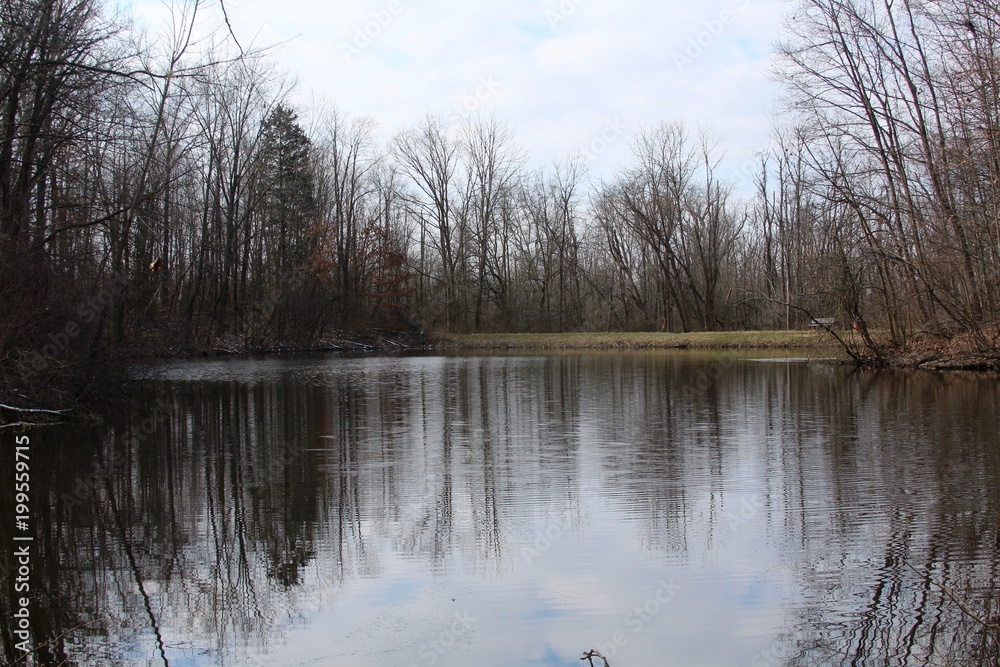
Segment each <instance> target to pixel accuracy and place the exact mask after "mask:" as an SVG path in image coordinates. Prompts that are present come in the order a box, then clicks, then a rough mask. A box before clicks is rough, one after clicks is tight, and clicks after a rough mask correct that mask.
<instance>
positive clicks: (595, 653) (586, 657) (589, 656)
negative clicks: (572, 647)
mask: <svg viewBox="0 0 1000 667" xmlns="http://www.w3.org/2000/svg"><path fill="white" fill-rule="evenodd" d="M594 658H600V659H601V660H603V661H604V667H611V663H609V662H608V659H607V658H605V657H604V656H603V655H601V654H600V653H599V652H598V651H595V650H594V649H590V650H589V651H587V652H586V653H584V654H583V657H582V658H580V660H586V661H587V662H589V663H590V667H594Z"/></svg>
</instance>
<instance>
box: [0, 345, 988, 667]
mask: <svg viewBox="0 0 1000 667" xmlns="http://www.w3.org/2000/svg"><path fill="white" fill-rule="evenodd" d="M749 356H752V355H749ZM749 356H748V355H732V354H715V353H686V354H678V353H671V354H665V353H646V354H642V353H634V354H588V355H573V354H562V355H544V356H541V355H539V356H534V355H527V356H526V355H505V356H489V357H476V356H462V357H453V358H440V357H426V358H414V359H331V358H326V357H312V356H310V357H297V358H286V359H257V360H238V359H233V360H213V361H209V362H197V363H179V364H174V365H172V367H171V368H170V369H168V371H167V373H166V377H165V378H164V379H161V380H157V381H155V382H153V383H151V386H150V394H149V395H148V396H146V397H142V398H137V399H136V401H135V402H134V404H133V405H132V406H130V407H129V408H128V409H126V410H123V411H122V412H121V413H120V414H118V415H115V416H114V417H113V418H112V419H110V420H109V422H108V423H107V424H106V425H103V426H101V427H81V426H77V425H56V426H51V427H46V428H40V429H34V430H31V431H16V433H22V432H23V433H29V434H30V438H31V447H32V469H31V470H32V522H33V524H34V530H35V538H36V541H35V543H34V547H35V549H34V551H33V558H32V607H31V611H32V631H33V633H34V636H33V641H34V642H35V644H45V648H44V649H43V650H42V651H41V652H40V653H39V654H38V657H39V658H40V660H41V661H40V662H39V663H38V664H79V665H90V664H95V665H98V664H175V665H176V664H184V665H223V664H225V665H230V664H233V665H235V664H331V665H332V664H385V665H392V664H403V665H408V664H410V663H413V664H483V665H490V664H497V665H500V664H553V665H554V664H566V665H568V664H580V663H579V661H578V658H579V655H580V653H581V652H582V651H584V650H586V649H589V648H591V647H592V646H594V647H599V646H602V645H603V646H604V647H611V648H612V649H614V650H615V652H616V653H617V656H616V659H613V660H612V664H615V665H616V667H618V666H619V665H626V667H627V665H629V664H652V663H650V662H649V659H650V658H651V657H655V656H665V657H664V664H754V665H760V664H858V665H863V664H899V665H906V664H941V660H942V659H943V658H945V657H947V658H948V659H949V660H950V661H951V664H993V663H992V660H995V655H996V646H995V642H994V639H993V638H992V636H990V635H982V634H981V633H979V631H978V629H977V627H976V625H975V623H974V622H972V621H971V620H970V619H969V618H968V617H967V616H966V615H963V614H962V612H961V611H960V610H959V609H958V607H957V605H956V603H955V602H954V601H952V600H949V599H947V598H946V597H944V596H942V595H941V588H940V587H941V585H942V584H943V585H946V586H948V587H949V589H951V590H953V591H955V592H956V593H958V594H960V595H961V597H962V598H963V599H965V600H967V601H968V602H969V604H970V605H971V606H972V608H973V609H974V610H976V611H977V612H978V613H979V614H981V615H982V616H984V617H985V618H989V617H990V613H991V612H989V611H988V609H993V608H994V607H995V603H994V591H995V590H996V574H997V569H998V565H1000V558H998V556H997V552H998V549H997V546H998V540H1000V533H998V525H1000V524H998V521H997V519H998V518H1000V517H998V509H1000V456H998V451H997V450H998V444H997V443H998V438H997V435H996V434H997V432H998V431H997V427H998V426H1000V424H998V423H997V421H998V420H997V407H998V405H1000V401H998V400H997V399H998V390H997V383H996V381H994V380H992V379H989V378H985V377H978V376H966V375H941V376H935V375H930V374H926V373H904V372H875V371H868V370H856V369H848V368H844V367H839V366H831V365H826V364H818V363H808V362H805V361H801V360H799V361H795V360H793V361H789V360H787V359H773V358H772V359H767V360H762V359H752V358H749ZM14 437H15V431H4V432H0V438H2V439H3V450H2V451H3V457H2V465H0V475H3V479H4V480H5V482H4V485H5V487H8V488H9V486H8V482H7V480H8V479H11V478H12V477H13V471H14V461H13V456H12V452H13V447H12V446H10V445H11V442H10V441H12V440H13V438H14ZM3 496H4V497H3V498H2V500H0V513H2V521H0V530H2V534H0V544H3V545H9V544H11V543H12V542H11V540H12V536H13V535H14V534H15V533H16V530H15V527H14V525H13V521H12V519H13V516H14V509H13V504H12V503H13V499H12V494H10V493H6V494H3ZM10 553H12V552H11V550H7V551H6V552H5V555H9V554H10ZM10 564H11V563H10V560H9V559H8V560H7V561H4V560H0V565H7V566H9V565H10ZM2 571H3V576H4V581H3V582H2V583H3V590H4V591H11V590H12V589H13V585H14V579H15V577H14V576H13V575H14V573H13V572H12V571H11V570H10V569H8V568H6V567H5V568H2ZM400 587H402V588H405V589H407V591H408V592H405V593H400V592H399V590H398V589H399V588H400ZM366 591H367V592H366ZM15 598H16V596H15V595H14V594H13V593H11V594H9V595H8V594H5V595H4V596H3V598H2V609H0V613H2V614H3V616H2V618H3V619H5V621H4V623H3V625H2V627H3V632H2V648H3V657H4V659H5V660H6V661H7V662H8V663H10V662H12V661H13V660H14V658H15V657H16V652H15V651H14V644H15V638H14V637H13V636H12V626H11V625H9V624H8V623H7V621H6V619H11V618H12V617H13V613H14V607H15ZM453 598H454V599H455V600H457V603H455V604H458V605H459V606H461V605H462V604H464V605H466V606H465V607H463V609H460V610H457V611H456V612H455V613H456V614H458V616H457V618H463V617H462V614H463V613H465V614H467V618H476V619H479V620H478V621H477V624H476V625H475V626H474V627H473V628H472V629H470V631H469V633H468V634H467V635H462V636H458V634H457V633H458V631H459V630H461V628H462V627H464V626H455V627H452V626H453V624H454V623H455V622H456V621H454V620H453V619H452V617H451V616H450V615H449V612H448V610H449V609H450V606H451V604H452V599H453ZM650 600H653V601H655V604H650V609H653V608H654V607H655V608H656V611H657V613H656V614H650V618H649V620H648V621H647V620H644V618H643V616H642V614H638V615H636V614H633V615H632V616H631V617H629V613H632V612H633V611H634V609H635V608H640V609H641V608H642V607H643V605H644V604H645V603H646V602H649V601H650ZM635 605H638V607H636V606H635ZM512 610H513V611H512ZM358 619H361V620H358ZM428 619H430V620H428ZM486 619H488V620H486ZM354 622H356V623H358V624H359V625H358V627H356V628H353V629H352V628H351V623H354ZM637 625H638V626H640V627H639V632H638V633H636V634H634V635H633V634H632V633H633V630H634V629H635V628H636V626H637ZM447 632H452V633H453V634H454V635H455V637H454V639H455V642H454V643H455V646H456V647H455V648H452V649H450V650H449V651H447V652H446V651H443V650H442V651H439V650H438V648H433V647H432V646H431V642H433V641H435V640H436V639H440V638H442V637H443V638H444V639H448V636H446V635H445V634H444V633H447ZM619 634H620V635H621V638H622V639H624V640H625V641H624V642H619V641H618V635H619ZM399 635H403V636H404V639H403V640H400V641H401V643H400V645H399V646H396V647H395V648H393V645H392V641H391V637H393V636H399ZM289 637H297V638H298V639H296V640H295V641H294V642H292V645H291V646H290V644H289ZM324 640H326V641H329V642H330V643H329V645H326V646H324V645H323V641H324ZM407 642H409V643H410V644H412V651H410V652H407V650H406V644H407ZM414 642H415V643H414ZM446 643H447V642H446ZM387 645H388V646H389V648H388V649H386V648H384V647H385V646H387ZM502 646H513V647H514V648H513V651H514V652H515V653H514V654H513V655H511V653H510V650H507V653H499V654H498V653H497V650H498V647H502ZM397 649H398V650H397ZM421 650H423V655H421ZM296 651H298V653H296ZM338 656H340V657H341V658H342V659H343V661H344V662H343V663H340V662H338V661H337V660H338ZM430 657H433V658H434V660H433V661H431V660H430V659H429V658H430ZM469 659H471V660H474V661H475V662H474V663H472V662H465V663H463V662H462V661H464V660H469ZM401 660H403V662H400V661H401ZM720 660H722V661H723V662H720Z"/></svg>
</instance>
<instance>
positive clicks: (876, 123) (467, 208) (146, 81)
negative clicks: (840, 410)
mask: <svg viewBox="0 0 1000 667" xmlns="http://www.w3.org/2000/svg"><path fill="white" fill-rule="evenodd" d="M207 10H208V8H207V7H205V6H203V5H202V4H200V3H199V2H187V3H185V4H181V5H178V6H176V7H175V8H174V17H173V21H172V30H173V31H172V33H171V34H170V35H169V38H167V39H162V38H158V39H152V38H150V37H148V36H146V35H144V34H143V32H142V31H141V30H138V29H137V28H135V27H134V26H132V25H131V24H130V23H129V22H128V21H127V20H126V19H125V18H124V17H121V16H116V15H114V14H112V13H111V10H110V8H109V7H107V6H106V5H104V4H102V3H101V2H100V0H3V2H2V7H0V11H2V35H0V112H2V126H0V303H2V304H3V306H2V318H0V359H2V361H0V368H2V369H3V379H2V385H3V390H4V391H3V393H4V394H6V395H8V396H13V395H17V394H20V395H21V396H22V398H23V399H24V400H29V401H30V400H32V399H35V398H38V397H37V396H32V395H30V393H31V392H30V390H29V388H30V386H31V380H32V378H37V377H44V378H46V384H47V386H48V387H49V389H50V390H52V388H53V387H61V390H60V391H62V392H63V394H64V395H65V397H67V398H78V397H80V396H82V395H84V394H86V393H87V392H89V391H92V390H94V389H95V387H98V386H100V385H101V384H102V382H105V381H106V379H105V380H102V379H101V378H102V373H104V372H106V371H107V369H108V368H109V367H115V363H112V362H116V361H120V360H121V359H122V358H123V356H128V355H129V354H143V355H149V354H162V353H164V352H179V351H184V350H200V349H209V348H217V347H225V348H228V349H263V348H267V347H269V346H274V345H276V344H280V343H302V344H309V343H316V342H319V341H324V340H329V339H330V338H331V337H333V336H336V335H338V332H342V331H345V330H347V331H356V330H360V329H370V328H373V327H377V328H385V329H392V330H400V331H406V330H435V331H447V332H470V331H480V332H486V331H554V332H562V331H574V330H664V331H692V330H725V329H763V328H768V329H771V328H796V327H802V326H805V325H807V324H809V323H810V321H811V320H812V319H813V318H816V317H830V318H834V319H835V320H836V321H837V326H838V327H841V328H842V327H848V326H854V327H855V328H857V329H858V331H859V332H860V335H861V340H862V341H863V346H864V347H865V348H867V350H866V354H869V355H870V356H874V357H875V358H878V356H879V355H881V354H882V353H883V351H884V349H885V348H886V346H899V345H903V344H905V343H906V342H907V341H908V340H910V339H912V338H913V337H914V336H916V335H923V336H928V335H931V336H933V335H951V336H953V335H958V334H962V335H969V336H972V337H973V338H974V339H975V340H976V341H978V344H980V345H981V346H983V347H989V346H992V348H995V347H996V338H995V335H996V334H995V327H996V324H997V322H998V314H1000V293H998V284H1000V185H998V184H1000V102H998V100H1000V46H998V45H1000V6H998V3H997V2H995V1H993V0H941V1H939V2H934V3H910V2H904V3H898V2H891V1H889V0H800V2H799V3H798V4H797V6H795V7H794V9H793V10H792V12H791V14H790V16H789V19H788V21H787V26H786V30H785V35H786V37H785V41H784V42H783V43H782V44H781V45H780V46H779V52H778V63H779V64H778V69H777V75H778V76H779V77H780V78H781V80H782V81H783V83H784V90H785V92H786V96H785V100H784V105H785V110H786V113H784V114H783V115H782V117H783V121H782V122H781V123H780V124H779V125H778V126H776V127H775V130H774V135H773V140H772V142H771V146H770V147H769V148H768V149H767V150H766V151H764V152H763V153H761V154H760V155H759V156H758V158H759V159H758V160H757V161H756V163H755V164H754V166H753V168H752V169H750V170H747V173H746V174H745V175H744V176H743V177H742V178H743V179H744V182H743V183H742V184H741V183H738V182H736V179H734V178H729V177H727V176H726V175H723V174H721V173H720V171H721V170H720V164H722V160H723V156H724V151H723V150H722V149H720V147H719V146H718V145H717V143H716V142H715V141H714V140H713V139H712V137H711V136H709V135H707V134H706V133H691V132H689V131H687V130H686V129H685V128H684V127H683V126H681V125H680V124H677V123H672V122H664V123H662V124H659V125H656V126H652V127H647V128H643V129H642V130H641V131H639V132H637V133H636V135H635V136H634V137H633V139H632V157H631V159H630V161H629V162H628V163H627V164H625V165H623V166H622V167H621V168H620V169H619V171H618V172H617V174H616V175H615V176H613V177H611V178H610V179H608V180H607V181H602V182H599V183H593V182H590V181H588V179H587V177H586V173H587V169H588V164H587V159H586V157H585V156H583V155H579V154H578V155H573V156H567V157H565V158H563V159H561V160H559V161H557V162H555V163H553V165H552V166H551V167H549V168H545V169H541V170H536V169H530V168H529V167H528V166H527V165H528V164H529V161H528V159H527V155H526V154H525V153H524V151H523V149H522V148H521V147H520V146H519V144H518V143H517V140H516V135H515V132H514V130H513V129H512V128H511V127H510V126H509V125H507V124H506V123H504V122H502V121H501V120H498V119H496V118H495V117H476V118H469V119H466V120H465V121H463V122H453V119H449V120H446V119H443V118H440V117H436V116H433V115H428V116H427V117H426V118H425V119H423V120H422V121H420V122H418V123H416V124H414V125H413V126H412V127H410V128H409V129H407V130H405V131H403V132H401V133H399V134H398V135H396V136H392V137H383V136H380V135H379V134H378V130H377V128H376V127H375V125H374V124H373V123H372V122H371V121H370V120H367V119H364V118H357V117H351V116H349V115H348V114H346V113H345V112H343V111H342V110H339V109H337V108H334V107H319V108H309V109H302V108H296V107H295V105H294V104H293V103H292V101H291V100H292V97H291V93H292V87H291V86H290V85H289V84H288V83H287V81H286V80H285V79H283V78H282V77H281V76H280V75H278V74H276V73H275V71H274V67H273V64H272V62H271V61H270V60H269V57H268V54H267V52H266V51H244V50H243V49H242V48H241V47H240V46H239V44H238V42H237V41H236V39H235V38H234V37H233V36H232V35H231V34H230V33H228V32H226V31H225V29H223V30H220V32H219V33H218V34H217V35H216V36H213V37H209V38H207V39H206V38H203V37H199V38H196V37H195V35H196V34H200V33H199V32H198V30H196V28H197V29H199V30H200V28H198V27H199V26H200V25H202V23H203V15H204V14H205V13H206V11H207ZM741 185H742V187H739V186H741ZM991 326H992V327H993V329H992V330H991V329H990V328H989V327H991ZM873 330H877V331H878V336H874V335H872V334H870V333H869V332H870V331H873ZM991 331H992V333H990V332H991Z"/></svg>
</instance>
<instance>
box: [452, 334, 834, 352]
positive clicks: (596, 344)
mask: <svg viewBox="0 0 1000 667" xmlns="http://www.w3.org/2000/svg"><path fill="white" fill-rule="evenodd" d="M439 343H440V344H441V345H442V346H443V347H445V348H449V349H464V350H655V349H662V350H669V349H685V348H690V349H700V350H721V349H782V348H825V347H831V345H832V344H833V341H832V340H831V339H830V337H829V336H827V335H826V334H824V333H822V332H819V331H726V332H698V333H685V334H673V333H563V334H468V335H446V336H441V337H440V339H439Z"/></svg>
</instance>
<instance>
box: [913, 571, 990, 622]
mask: <svg viewBox="0 0 1000 667" xmlns="http://www.w3.org/2000/svg"><path fill="white" fill-rule="evenodd" d="M903 562H904V563H906V566H907V567H908V568H910V569H911V570H913V571H914V572H916V573H917V574H918V575H920V576H926V577H927V578H928V579H929V580H930V582H931V583H932V584H936V585H937V586H938V588H940V589H941V591H942V592H944V594H945V595H946V596H947V597H949V598H950V599H951V601H952V602H954V603H955V604H957V605H958V608H959V609H961V610H962V612H963V613H964V614H965V615H966V616H968V617H969V618H971V619H972V620H974V621H975V622H976V623H978V624H979V625H981V626H983V627H984V628H986V629H988V630H993V631H994V632H1000V624H997V623H990V622H989V621H987V620H984V619H983V618H982V617H981V616H979V614H977V613H976V612H975V610H974V609H972V607H970V606H969V604H968V603H967V602H966V601H965V600H963V599H962V598H961V596H959V594H958V593H956V592H955V591H953V590H952V589H951V588H949V587H948V586H947V585H946V584H943V583H941V582H940V581H935V580H934V577H932V576H931V575H930V573H926V574H924V573H922V572H921V571H920V570H918V569H917V568H915V567H913V565H911V564H910V563H909V562H908V561H903Z"/></svg>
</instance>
